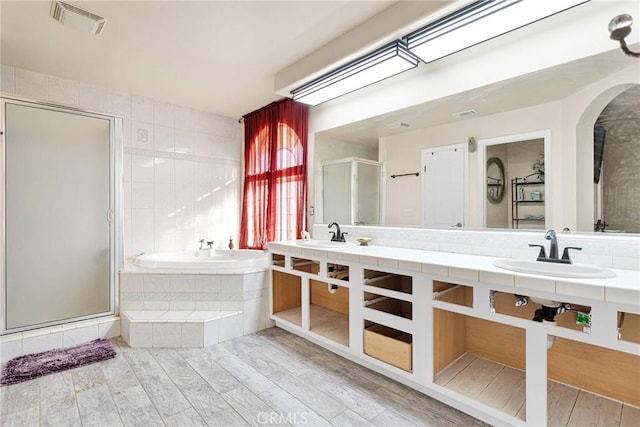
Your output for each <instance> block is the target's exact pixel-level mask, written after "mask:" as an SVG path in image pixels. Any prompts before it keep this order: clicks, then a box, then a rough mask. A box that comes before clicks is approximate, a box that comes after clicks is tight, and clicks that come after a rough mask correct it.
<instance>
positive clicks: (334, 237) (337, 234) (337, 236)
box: [329, 222, 349, 242]
mask: <svg viewBox="0 0 640 427" xmlns="http://www.w3.org/2000/svg"><path fill="white" fill-rule="evenodd" d="M334 225H335V226H336V231H330V232H329V233H331V241H332V242H344V241H345V240H344V235H345V234H349V233H343V232H341V231H340V225H339V224H338V223H337V222H332V223H331V224H329V228H331V227H333V226H334Z"/></svg>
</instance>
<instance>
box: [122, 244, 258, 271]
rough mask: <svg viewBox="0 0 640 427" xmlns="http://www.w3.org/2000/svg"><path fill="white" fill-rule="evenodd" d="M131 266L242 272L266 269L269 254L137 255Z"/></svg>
mask: <svg viewBox="0 0 640 427" xmlns="http://www.w3.org/2000/svg"><path fill="white" fill-rule="evenodd" d="M133 264H134V265H136V266H138V267H143V268H157V269H163V268H169V269H179V270H206V271H209V270H216V271H218V270H225V271H226V270H243V269H252V268H266V267H268V266H269V253H268V252H265V251H259V250H250V249H234V250H228V249H225V250H218V249H207V250H200V251H184V252H159V253H151V254H142V255H139V256H138V257H136V259H135V261H134V262H133Z"/></svg>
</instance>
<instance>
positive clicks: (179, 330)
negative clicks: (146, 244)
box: [120, 249, 271, 347]
mask: <svg viewBox="0 0 640 427" xmlns="http://www.w3.org/2000/svg"><path fill="white" fill-rule="evenodd" d="M269 259H270V254H269V253H267V252H264V251H257V250H217V249H216V250H200V251H183V252H165V253H151V254H142V255H139V256H138V257H136V258H135V259H134V260H128V262H126V264H125V267H124V268H123V269H122V270H121V271H120V313H121V314H122V315H123V316H122V319H123V322H122V337H123V338H124V339H125V341H126V342H127V343H129V344H130V345H131V346H132V347H189V346H203V345H204V346H207V345H211V344H213V343H216V342H220V341H224V340H226V339H229V338H235V337H237V336H240V335H245V334H250V333H253V332H256V331H258V330H261V329H264V328H267V327H269V326H271V320H270V318H269V303H268V300H269V292H268V282H269V274H268V272H269ZM196 318H197V319H198V321H197V322H196V321H194V319H196Z"/></svg>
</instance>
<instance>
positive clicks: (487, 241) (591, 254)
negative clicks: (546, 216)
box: [313, 224, 640, 275]
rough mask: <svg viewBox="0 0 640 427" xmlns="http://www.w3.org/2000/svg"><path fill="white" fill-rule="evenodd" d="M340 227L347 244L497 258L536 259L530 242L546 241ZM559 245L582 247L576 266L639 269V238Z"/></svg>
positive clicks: (595, 238) (583, 237) (594, 238)
mask: <svg viewBox="0 0 640 427" xmlns="http://www.w3.org/2000/svg"><path fill="white" fill-rule="evenodd" d="M341 228H342V230H343V231H346V232H348V235H347V240H348V241H351V240H350V239H355V236H368V237H372V241H371V243H370V245H372V246H391V247H398V248H407V249H422V250H430V251H439V252H455V253H463V254H471V255H485V256H493V257H498V258H529V259H535V258H536V256H537V254H538V249H537V248H530V247H529V243H538V244H543V245H545V246H548V243H547V241H546V240H544V232H543V231H539V232H532V231H489V230H483V231H477V230H445V229H428V228H424V229H420V228H400V227H353V226H349V225H345V226H342V227H341ZM326 232H327V226H326V225H324V224H314V225H313V236H314V238H316V239H324V238H326V237H325V236H326ZM600 234H602V235H600ZM349 236H351V237H349ZM558 244H559V246H560V248H564V247H566V246H577V247H581V248H582V251H580V252H576V251H574V252H572V253H571V258H572V259H573V260H574V261H575V262H576V263H582V264H592V265H597V266H600V267H605V268H606V267H610V268H621V269H628V270H640V237H638V236H637V235H624V236H623V235H615V234H604V233H558ZM361 258H362V257H361ZM423 271H425V272H429V273H432V272H433V273H434V274H440V273H437V272H435V271H431V269H427V270H425V267H424V265H423ZM443 275H446V274H443Z"/></svg>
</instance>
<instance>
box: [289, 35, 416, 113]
mask: <svg viewBox="0 0 640 427" xmlns="http://www.w3.org/2000/svg"><path fill="white" fill-rule="evenodd" d="M417 66H418V58H416V57H415V56H414V55H413V54H411V52H409V50H408V49H407V48H406V46H405V45H404V43H403V42H401V41H400V40H396V41H395V42H393V43H391V44H388V45H386V46H384V47H382V48H380V49H378V50H376V51H374V52H372V53H370V54H368V55H365V56H363V57H362V58H359V59H357V60H355V61H353V62H350V63H348V64H346V65H344V66H342V67H340V68H338V69H337V70H334V71H332V72H330V73H327V74H325V75H324V76H322V77H319V78H317V79H315V80H313V81H311V82H309V83H307V84H305V85H304V86H301V87H299V88H297V89H294V90H293V91H292V92H291V93H292V95H293V99H294V100H296V101H298V102H302V103H304V104H309V105H318V104H320V103H323V102H325V101H328V100H330V99H333V98H337V97H339V96H341V95H344V94H347V93H349V92H353V91H354V90H357V89H361V88H363V87H365V86H368V85H370V84H373V83H375V82H378V81H380V80H384V79H386V78H387V77H391V76H394V75H396V74H399V73H402V72H403V71H407V70H409V69H411V68H414V67H417Z"/></svg>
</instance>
